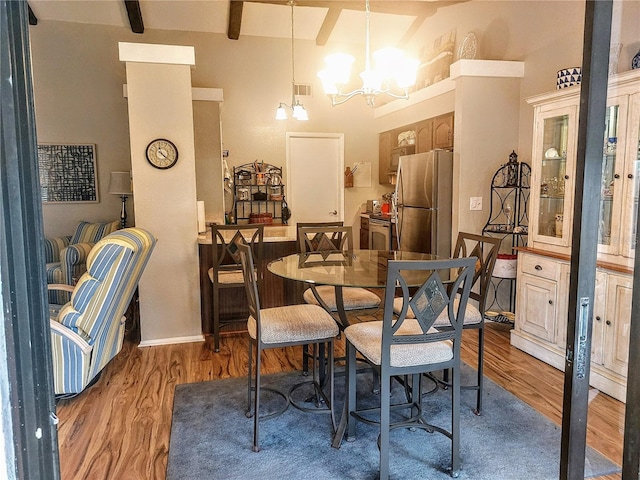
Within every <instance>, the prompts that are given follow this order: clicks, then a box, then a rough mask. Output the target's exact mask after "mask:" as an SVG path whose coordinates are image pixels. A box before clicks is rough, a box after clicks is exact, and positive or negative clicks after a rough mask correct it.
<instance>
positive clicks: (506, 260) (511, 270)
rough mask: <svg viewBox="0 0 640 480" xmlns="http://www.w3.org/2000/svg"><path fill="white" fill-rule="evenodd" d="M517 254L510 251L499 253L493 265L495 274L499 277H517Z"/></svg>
mask: <svg viewBox="0 0 640 480" xmlns="http://www.w3.org/2000/svg"><path fill="white" fill-rule="evenodd" d="M517 261H518V258H517V256H516V255H511V254H508V253H499V254H498V258H496V264H495V265H494V267H493V276H494V277H498V278H516V272H517V268H516V266H517Z"/></svg>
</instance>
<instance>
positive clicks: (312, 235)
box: [297, 224, 381, 328]
mask: <svg viewBox="0 0 640 480" xmlns="http://www.w3.org/2000/svg"><path fill="white" fill-rule="evenodd" d="M297 238H298V251H299V252H300V253H307V252H322V251H324V252H329V251H331V250H341V251H353V229H352V228H351V227H350V226H346V227H345V226H303V225H301V224H298V227H297ZM342 296H343V304H344V310H345V311H354V310H366V309H372V308H378V307H379V306H380V302H381V300H380V297H379V296H378V295H376V294H375V293H373V292H371V291H370V290H367V289H366V288H360V287H345V288H343V289H342ZM303 299H304V301H305V302H306V303H309V304H312V305H321V301H322V303H324V305H325V306H326V307H327V308H328V309H329V311H331V312H337V311H338V304H337V299H336V291H335V287H333V286H331V285H319V286H315V285H312V286H311V287H310V288H308V289H307V290H305V292H304V294H303ZM345 326H346V325H342V327H343V328H344V327H345Z"/></svg>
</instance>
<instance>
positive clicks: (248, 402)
mask: <svg viewBox="0 0 640 480" xmlns="http://www.w3.org/2000/svg"><path fill="white" fill-rule="evenodd" d="M252 364H253V340H251V337H249V372H248V374H247V412H246V414H245V415H246V416H247V418H251V415H252V410H251V371H252V366H253V365H252Z"/></svg>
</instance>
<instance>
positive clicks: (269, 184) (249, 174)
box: [233, 162, 288, 224]
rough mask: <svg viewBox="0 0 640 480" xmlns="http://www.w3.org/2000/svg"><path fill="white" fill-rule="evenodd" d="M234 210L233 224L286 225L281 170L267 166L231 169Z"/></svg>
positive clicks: (256, 164) (252, 164) (258, 165)
mask: <svg viewBox="0 0 640 480" xmlns="http://www.w3.org/2000/svg"><path fill="white" fill-rule="evenodd" d="M233 180H234V187H233V188H234V195H233V211H234V218H235V223H236V224H243V223H265V224H286V223H287V220H288V217H287V216H286V215H285V216H283V215H282V212H283V208H284V207H286V200H285V196H284V192H285V188H284V185H283V183H282V168H281V167H277V166H275V165H271V164H269V163H263V162H260V163H258V162H254V163H245V164H244V165H240V166H238V167H233Z"/></svg>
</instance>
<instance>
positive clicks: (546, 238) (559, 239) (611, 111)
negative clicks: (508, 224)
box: [527, 70, 640, 265]
mask: <svg viewBox="0 0 640 480" xmlns="http://www.w3.org/2000/svg"><path fill="white" fill-rule="evenodd" d="M639 73H640V72H638V71H633V70H632V71H631V72H626V73H623V74H620V75H617V76H616V77H614V78H612V79H611V80H610V82H609V91H608V99H609V100H608V105H607V113H606V121H605V126H604V129H603V132H602V180H601V188H600V198H599V204H600V222H599V229H598V230H599V231H598V254H599V259H600V260H604V261H610V262H614V263H620V264H627V265H629V264H630V259H631V258H633V256H634V251H635V236H636V215H635V212H636V211H637V204H638V187H639V183H638V182H639V180H638V175H639V174H640V146H639V140H640V93H638V92H640V75H639ZM527 101H528V102H529V103H530V104H531V105H533V108H534V130H533V135H534V137H533V150H532V174H531V177H532V181H531V213H530V228H529V234H530V237H529V246H530V247H532V248H538V249H543V250H548V251H553V252H558V253H565V254H570V253H571V252H570V245H571V230H572V228H571V226H572V224H573V193H574V188H575V171H576V154H577V130H578V114H579V103H580V90H579V88H570V89H565V90H560V91H557V92H553V93H549V94H546V95H540V96H537V97H534V98H530V99H528V100H527Z"/></svg>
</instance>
